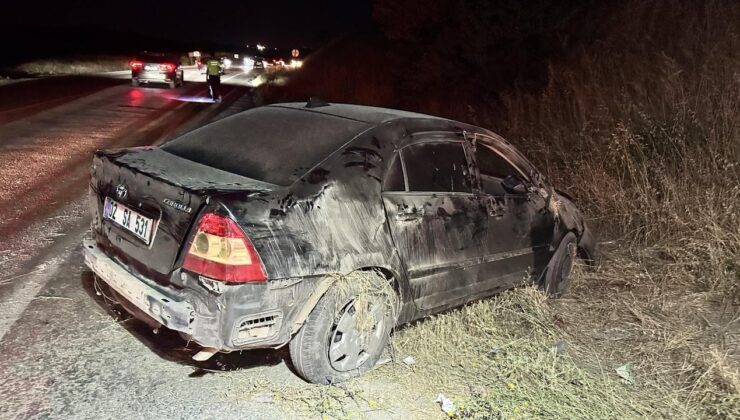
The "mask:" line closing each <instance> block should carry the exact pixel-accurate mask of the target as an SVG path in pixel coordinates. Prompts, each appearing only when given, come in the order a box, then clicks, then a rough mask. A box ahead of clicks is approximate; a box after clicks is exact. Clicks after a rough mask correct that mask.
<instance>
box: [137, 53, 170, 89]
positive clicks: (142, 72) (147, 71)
mask: <svg viewBox="0 0 740 420" xmlns="http://www.w3.org/2000/svg"><path fill="white" fill-rule="evenodd" d="M129 64H130V66H131V85H132V86H140V85H141V84H145V83H146V84H148V83H165V84H167V86H169V87H170V88H174V87H177V86H181V85H182V83H183V79H184V72H183V69H182V68H181V67H180V63H179V58H178V57H176V56H170V55H166V54H156V53H146V54H141V55H139V56H137V57H136V58H135V59H133V60H131V62H130V63H129Z"/></svg>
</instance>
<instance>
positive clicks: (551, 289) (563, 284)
mask: <svg viewBox="0 0 740 420" xmlns="http://www.w3.org/2000/svg"><path fill="white" fill-rule="evenodd" d="M577 249H578V239H577V238H576V235H574V234H573V232H569V233H568V234H567V235H565V237H563V239H562V240H561V241H560V245H558V249H557V250H556V251H555V253H554V254H553V256H552V258H551V259H550V263H549V264H548V265H547V272H546V273H545V278H544V280H543V282H542V289H543V290H544V291H545V293H547V295H548V296H549V297H551V298H559V297H560V296H562V295H563V294H564V293H565V292H567V291H568V288H569V287H570V273H571V270H572V269H573V264H574V263H575V259H576V251H577Z"/></svg>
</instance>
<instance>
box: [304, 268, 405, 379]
mask: <svg viewBox="0 0 740 420" xmlns="http://www.w3.org/2000/svg"><path fill="white" fill-rule="evenodd" d="M363 273H364V272H363ZM367 274H369V277H370V278H371V279H372V281H373V283H374V284H376V285H377V287H378V288H380V290H383V291H384V292H383V293H378V294H375V293H372V294H371V293H367V294H366V295H365V296H369V299H368V300H369V301H370V302H371V303H370V304H369V306H368V308H371V307H373V306H374V305H375V304H377V305H380V306H379V307H382V308H384V309H382V310H379V312H378V316H377V317H372V319H373V320H377V319H378V318H381V317H382V322H372V324H373V326H372V328H370V329H368V330H366V331H365V332H364V333H361V332H356V333H357V334H360V335H362V334H368V335H369V336H373V338H371V339H372V340H373V344H372V345H371V346H370V347H372V348H371V349H370V348H369V349H367V351H363V352H361V353H359V354H361V355H362V356H357V355H355V357H356V358H357V359H358V362H357V363H361V364H360V365H359V366H357V367H352V368H349V369H348V370H343V369H341V368H340V369H338V368H337V363H341V362H338V361H336V360H335V361H332V360H331V358H330V348H333V346H334V345H335V344H336V343H337V342H338V341H341V340H336V338H337V336H338V334H342V333H341V332H338V331H339V327H338V324H340V323H341V319H342V318H343V317H344V316H346V315H344V314H345V313H349V311H350V308H351V307H352V306H353V305H354V303H355V302H357V297H358V295H359V291H360V288H359V287H357V285H356V284H351V283H349V282H348V283H347V284H346V286H345V285H343V287H344V289H345V290H344V291H342V290H341V288H340V287H338V286H336V285H334V286H332V288H330V289H329V291H327V292H326V294H325V295H324V296H323V297H322V298H321V300H319V302H318V304H317V305H316V307H315V308H314V309H313V311H311V314H310V315H309V316H308V318H307V319H306V322H305V323H304V324H303V327H302V328H301V329H300V330H299V331H298V333H297V334H296V335H295V336H294V337H293V339H292V340H291V342H290V358H291V360H292V362H293V367H294V368H295V370H296V372H297V373H298V375H300V376H301V377H302V378H303V379H305V380H306V381H308V382H312V383H318V384H335V383H339V382H343V381H346V380H348V379H350V378H353V377H355V376H358V375H360V374H362V373H364V372H367V371H368V370H370V369H372V367H373V366H374V365H375V363H376V362H377V361H378V359H379V358H380V356H381V355H382V353H383V350H384V349H385V346H386V345H387V344H388V338H389V336H390V333H391V330H392V329H393V327H394V326H395V322H396V316H397V313H396V312H397V308H398V296H397V295H396V293H395V291H393V289H392V288H391V287H390V285H389V284H388V281H387V280H386V279H385V278H383V277H382V276H380V275H378V274H375V273H367ZM381 312H382V313H383V315H380V313H381ZM378 328H380V329H378ZM355 331H359V330H357V329H355ZM341 338H344V335H343V334H342V335H341ZM348 338H351V337H348ZM339 360H341V358H339ZM362 360H364V361H362Z"/></svg>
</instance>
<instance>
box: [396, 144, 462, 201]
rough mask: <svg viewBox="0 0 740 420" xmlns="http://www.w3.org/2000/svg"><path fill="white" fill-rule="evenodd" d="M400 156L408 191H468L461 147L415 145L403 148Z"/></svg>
mask: <svg viewBox="0 0 740 420" xmlns="http://www.w3.org/2000/svg"><path fill="white" fill-rule="evenodd" d="M401 154H402V156H403V161H404V163H405V165H406V176H407V177H408V183H409V191H424V192H467V193H469V192H471V191H472V188H471V180H470V171H469V169H468V161H467V159H466V157H465V150H464V149H463V144H462V143H458V142H455V143H453V142H430V143H419V144H415V145H412V146H409V147H406V148H405V149H403V150H402V151H401Z"/></svg>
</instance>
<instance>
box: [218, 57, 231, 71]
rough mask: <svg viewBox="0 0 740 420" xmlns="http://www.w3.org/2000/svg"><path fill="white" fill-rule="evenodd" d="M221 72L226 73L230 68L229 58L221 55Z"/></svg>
mask: <svg viewBox="0 0 740 420" xmlns="http://www.w3.org/2000/svg"><path fill="white" fill-rule="evenodd" d="M220 61H221V74H224V73H226V70H228V69H230V68H231V59H230V58H227V57H221V60H220Z"/></svg>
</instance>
